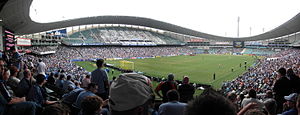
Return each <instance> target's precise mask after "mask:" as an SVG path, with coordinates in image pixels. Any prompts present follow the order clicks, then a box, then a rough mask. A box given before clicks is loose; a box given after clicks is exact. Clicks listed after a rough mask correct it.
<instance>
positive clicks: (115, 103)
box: [109, 73, 153, 111]
mask: <svg viewBox="0 0 300 115" xmlns="http://www.w3.org/2000/svg"><path fill="white" fill-rule="evenodd" d="M150 83H151V81H150V79H148V78H147V77H145V76H143V75H140V74H137V73H124V74H121V75H120V76H119V78H117V79H116V80H114V81H113V82H112V84H111V87H110V97H109V106H110V107H111V109H112V110H115V111H125V110H130V109H133V108H135V107H137V106H140V105H143V104H144V103H146V102H147V101H148V100H149V99H151V98H152V95H153V92H152V88H151V84H150Z"/></svg>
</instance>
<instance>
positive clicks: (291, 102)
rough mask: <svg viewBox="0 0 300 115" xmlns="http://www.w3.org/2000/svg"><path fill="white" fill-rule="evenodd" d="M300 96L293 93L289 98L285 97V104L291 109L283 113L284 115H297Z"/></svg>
mask: <svg viewBox="0 0 300 115" xmlns="http://www.w3.org/2000/svg"><path fill="white" fill-rule="evenodd" d="M297 97H298V94H297V93H292V94H290V95H288V96H284V99H285V100H286V102H285V104H286V105H287V107H288V108H289V110H287V111H285V112H283V113H282V115H297V114H298V111H297V108H296V101H297Z"/></svg>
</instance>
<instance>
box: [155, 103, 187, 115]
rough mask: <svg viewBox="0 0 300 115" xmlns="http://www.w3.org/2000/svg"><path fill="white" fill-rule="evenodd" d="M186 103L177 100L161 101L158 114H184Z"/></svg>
mask: <svg viewBox="0 0 300 115" xmlns="http://www.w3.org/2000/svg"><path fill="white" fill-rule="evenodd" d="M186 106H187V104H186V103H181V102H178V101H172V102H167V103H163V104H161V105H160V106H159V109H158V113H159V115H184V111H185V107H186Z"/></svg>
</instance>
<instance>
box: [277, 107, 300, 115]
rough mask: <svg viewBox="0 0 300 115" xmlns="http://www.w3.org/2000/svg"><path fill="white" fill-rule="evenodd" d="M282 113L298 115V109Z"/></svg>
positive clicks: (284, 114) (283, 114)
mask: <svg viewBox="0 0 300 115" xmlns="http://www.w3.org/2000/svg"><path fill="white" fill-rule="evenodd" d="M281 115H298V111H297V109H295V108H293V109H290V110H288V111H286V112H283V113H282V114H281Z"/></svg>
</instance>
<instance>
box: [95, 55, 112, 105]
mask: <svg viewBox="0 0 300 115" xmlns="http://www.w3.org/2000/svg"><path fill="white" fill-rule="evenodd" d="M96 65H97V69H95V70H94V71H93V72H92V78H91V82H92V83H96V84H97V85H98V92H97V95H98V96H100V97H101V98H102V99H108V92H109V91H108V90H109V86H110V85H109V81H108V76H107V73H106V71H105V70H103V69H102V68H103V67H104V60H103V59H98V60H97V62H96Z"/></svg>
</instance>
